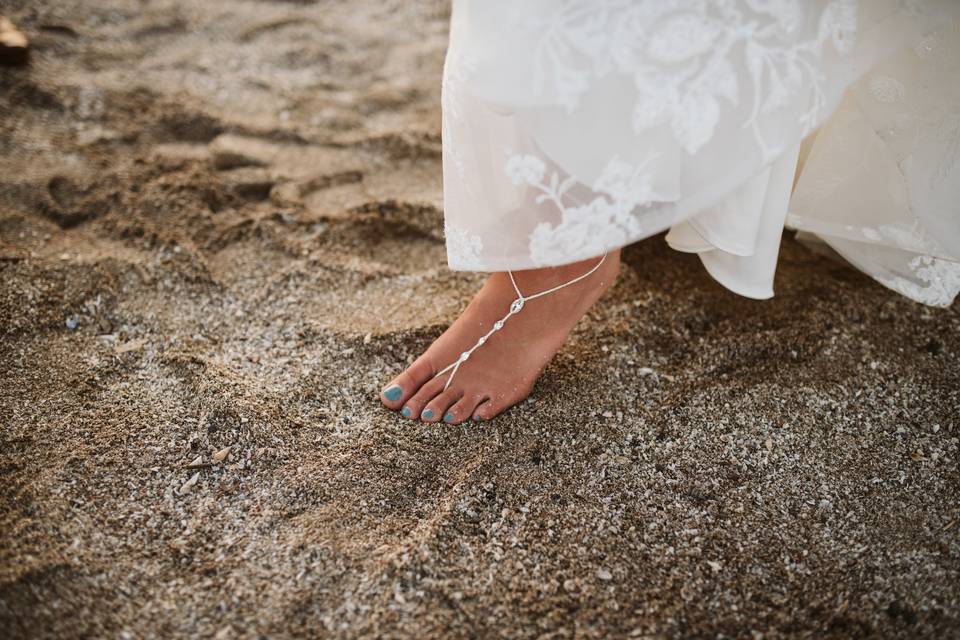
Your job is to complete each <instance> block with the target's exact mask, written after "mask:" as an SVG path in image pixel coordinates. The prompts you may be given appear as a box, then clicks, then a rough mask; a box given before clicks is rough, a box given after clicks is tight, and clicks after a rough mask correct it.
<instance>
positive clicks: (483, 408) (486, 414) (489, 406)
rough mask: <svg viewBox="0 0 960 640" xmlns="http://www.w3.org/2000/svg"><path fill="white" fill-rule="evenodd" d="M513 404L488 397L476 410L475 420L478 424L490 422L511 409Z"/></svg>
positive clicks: (474, 412) (474, 413)
mask: <svg viewBox="0 0 960 640" xmlns="http://www.w3.org/2000/svg"><path fill="white" fill-rule="evenodd" d="M512 404H513V403H510V402H504V401H503V399H501V398H497V397H492V398H491V397H488V398H487V399H486V400H485V401H483V402H481V403H480V404H479V405H478V406H477V408H476V409H474V411H473V419H474V420H475V421H477V422H481V421H484V420H490V419H492V418H495V417H497V416H498V415H500V414H501V413H503V412H504V411H506V410H507V409H509V408H510V407H511V406H512Z"/></svg>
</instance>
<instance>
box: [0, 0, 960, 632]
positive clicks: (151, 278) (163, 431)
mask: <svg viewBox="0 0 960 640" xmlns="http://www.w3.org/2000/svg"><path fill="white" fill-rule="evenodd" d="M25 5H27V6H25ZM93 5H95V6H93ZM0 14H3V15H7V16H8V17H10V18H11V19H12V20H13V21H14V22H15V23H16V24H17V25H18V27H19V28H21V29H22V30H23V31H24V32H25V33H26V34H27V35H28V37H29V38H30V39H31V43H32V48H33V49H32V52H31V58H32V59H31V63H30V65H29V66H28V67H25V68H11V69H2V70H0V150H2V153H0V341H2V342H0V345H2V346H0V422H2V431H0V636H3V637H5V638H22V637H62V638H80V637H119V638H141V637H143V638H149V637H155V638H168V637H215V638H219V639H225V638H243V637H291V636H303V635H315V636H321V637H335V638H373V637H395V638H399V637H417V638H425V637H449V638H473V637H517V638H534V637H542V638H564V637H578V638H603V637H624V636H630V637H639V638H660V637H690V636H696V637H706V636H711V637H747V638H749V637H755V638H759V637H761V636H762V637H764V638H777V637H838V638H839V637H851V636H854V637H865V636H886V637H901V638H917V637H929V638H941V637H947V636H951V635H952V636H960V525H958V519H960V501H958V497H960V473H958V465H957V459H958V455H960V452H958V436H960V417H958V416H960V308H958V306H957V305H954V307H953V308H951V309H946V310H944V309H933V308H927V307H923V306H921V305H917V304H914V303H912V302H910V301H909V300H907V299H905V298H903V297H901V296H899V295H897V294H896V293H893V292H891V291H889V290H887V289H884V288H883V287H881V286H879V285H877V284H876V283H874V282H873V281H871V280H869V279H868V278H866V277H864V276H862V275H860V274H859V273H857V272H856V271H854V270H853V269H851V268H849V267H847V266H845V265H842V264H839V263H837V262H834V261H831V260H829V259H826V258H824V257H822V256H819V255H815V254H813V253H811V252H809V251H808V250H807V249H806V248H804V247H803V246H801V245H800V244H798V243H797V242H796V241H794V240H793V239H791V238H790V237H787V238H786V239H785V240H784V245H783V250H782V255H781V261H780V267H779V272H778V275H777V281H776V291H777V295H776V297H775V298H774V299H773V300H771V301H765V302H756V301H751V300H747V299H744V298H739V297H737V296H735V295H733V294H731V293H729V292H727V291H725V290H723V289H722V288H721V287H720V286H719V285H717V284H715V283H714V282H713V281H712V280H711V279H710V278H709V276H708V275H706V273H705V272H704V271H703V269H702V267H701V266H700V265H699V263H698V261H697V259H696V258H695V257H691V256H688V255H681V254H678V253H675V252H672V251H671V250H669V249H668V248H666V246H665V244H664V242H663V239H662V238H660V237H655V238H651V239H648V240H647V241H644V242H642V243H639V244H638V245H636V246H633V247H631V248H629V249H628V250H626V251H625V254H624V265H623V267H622V271H621V277H620V279H619V281H618V283H617V284H616V285H615V287H614V288H613V289H612V290H611V292H610V293H609V294H608V295H607V296H605V297H604V298H603V299H602V300H601V302H600V303H599V304H598V305H597V306H596V307H595V308H594V309H593V310H591V312H590V313H589V314H588V316H587V317H586V318H584V320H583V321H582V322H581V323H580V325H578V327H577V329H576V330H575V332H574V335H573V336H572V338H571V340H570V342H569V344H567V345H566V347H565V348H564V349H563V350H562V351H561V352H560V354H559V355H558V357H557V358H556V360H555V361H554V362H553V363H552V364H551V366H550V367H549V368H548V370H547V371H546V373H545V375H544V376H543V378H542V379H541V381H540V382H539V383H538V385H537V387H536V389H535V391H534V394H533V396H532V398H531V399H530V400H528V401H526V402H524V403H523V404H522V405H520V406H518V407H516V408H515V409H513V410H511V411H510V412H509V413H507V414H505V415H503V416H502V417H499V418H497V419H496V420H493V421H491V422H489V423H486V424H483V425H481V426H475V425H467V426H463V427H449V426H444V425H433V426H426V425H421V424H414V423H411V422H408V421H405V420H402V419H400V418H399V417H398V416H396V415H395V414H393V413H390V412H388V411H385V410H384V409H383V408H381V406H380V404H379V402H378V400H377V397H376V394H377V391H378V390H379V389H380V387H381V385H382V384H383V383H384V382H385V381H387V380H388V379H389V377H390V376H392V375H393V374H395V373H396V372H398V371H400V370H401V369H402V368H403V366H404V365H405V364H406V363H408V362H410V361H412V359H413V358H414V357H416V356H417V355H418V354H419V353H420V352H421V351H422V350H423V349H424V348H425V347H426V346H427V345H428V344H429V343H430V341H431V340H432V339H433V338H434V337H436V336H437V335H438V334H439V332H440V331H441V330H442V328H443V327H444V326H446V324H448V323H449V322H450V321H451V320H452V319H453V318H455V317H456V314H457V312H458V310H459V309H461V308H462V307H463V305H464V304H465V303H466V301H467V300H468V299H469V297H470V295H471V292H472V291H474V290H475V289H476V287H477V285H478V283H479V282H480V281H481V278H482V276H480V275H478V274H469V273H453V272H450V271H448V270H447V268H446V266H445V254H444V248H443V240H442V213H441V202H442V200H441V187H442V184H441V170H440V144H439V142H440V135H439V131H440V126H439V90H440V87H439V76H440V70H441V66H442V62H443V52H444V48H445V46H446V29H447V24H446V23H447V19H448V10H447V8H446V4H445V3H444V2H440V1H436V2H428V1H424V2H403V1H401V0H390V1H382V0H381V1H374V0H351V1H350V2H345V1H344V2H334V1H328V2H317V3H313V2H307V1H305V0H304V1H292V0H291V1H287V2H281V1H273V2H270V1H266V0H259V1H243V2H241V1H232V2H213V1H210V2H207V1H204V2H196V1H194V2H187V1H186V0H149V1H135V0H103V1H100V2H96V3H90V2H83V1H82V0H56V1H54V0H37V1H34V2H31V3H22V2H16V1H13V2H11V1H10V0H0ZM225 447H230V450H229V452H228V453H227V454H226V457H225V459H223V460H220V461H217V460H214V459H213V454H214V453H215V452H221V455H223V454H222V452H223V449H224V448H225Z"/></svg>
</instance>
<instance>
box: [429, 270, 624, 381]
mask: <svg viewBox="0 0 960 640" xmlns="http://www.w3.org/2000/svg"><path fill="white" fill-rule="evenodd" d="M606 259H607V254H603V257H602V258H600V262H598V263H597V264H595V265H594V266H593V268H592V269H590V270H589V271H587V272H586V273H584V274H583V275H579V276H577V277H576V278H574V279H573V280H569V281H567V282H564V283H563V284H558V285H557V286H555V287H551V288H549V289H546V290H545V291H541V292H539V293H534V294H533V295H529V296H525V295H523V294H522V293H520V287H518V286H517V281H516V280H514V278H513V271H507V274H509V275H510V283H511V284H512V285H513V290H514V291H515V292H516V293H517V299H516V300H514V301H513V302H511V303H510V310H509V311H508V312H507V315H505V316H503V317H502V318H500V319H499V320H497V321H496V322H494V323H493V328H492V329H490V331H487V332H486V333H485V334H484V335H483V336H481V337H480V339H479V340H477V343H476V344H475V345H473V346H472V347H470V348H469V349H467V350H466V351H464V352H463V353H461V354H460V357H459V358H458V359H457V360H455V361H454V362H451V363H450V364H448V365H447V366H446V367H444V368H443V369H441V370H440V371H438V372H437V374H436V375H435V376H433V377H434V378H439V377H440V376H442V375H443V374H445V373H446V372H448V371H449V372H450V377H449V378H447V382H446V384H444V385H443V390H444V391H446V390H447V387H449V386H450V383H451V382H453V377H454V376H455V375H457V371H459V370H460V365H462V364H463V363H464V362H466V361H467V360H469V359H470V356H471V355H472V354H473V352H474V351H476V350H477V349H479V348H480V347H481V346H483V344H484V343H485V342H486V341H487V339H488V338H489V337H490V336H492V335H493V334H494V333H496V332H497V331H499V330H500V329H502V328H503V325H504V323H506V321H507V320H508V319H509V318H510V316H512V315H515V314H517V313H520V311H521V310H522V309H523V305H524V304H526V303H527V302H528V301H530V300H534V299H536V298H540V297H543V296H545V295H547V294H550V293H554V292H556V291H559V290H560V289H563V288H564V287H569V286H570V285H572V284H576V283H578V282H580V281H581V280H583V279H585V278H589V277H590V276H591V275H593V273H594V272H595V271H596V270H597V269H599V268H600V265H602V264H603V261H604V260H606Z"/></svg>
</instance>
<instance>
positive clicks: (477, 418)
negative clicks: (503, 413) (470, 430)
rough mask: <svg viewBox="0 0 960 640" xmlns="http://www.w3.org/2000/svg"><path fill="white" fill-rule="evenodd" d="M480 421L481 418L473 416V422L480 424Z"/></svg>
mask: <svg viewBox="0 0 960 640" xmlns="http://www.w3.org/2000/svg"><path fill="white" fill-rule="evenodd" d="M481 420H483V418H481V417H480V416H473V421H474V422H480V421H481Z"/></svg>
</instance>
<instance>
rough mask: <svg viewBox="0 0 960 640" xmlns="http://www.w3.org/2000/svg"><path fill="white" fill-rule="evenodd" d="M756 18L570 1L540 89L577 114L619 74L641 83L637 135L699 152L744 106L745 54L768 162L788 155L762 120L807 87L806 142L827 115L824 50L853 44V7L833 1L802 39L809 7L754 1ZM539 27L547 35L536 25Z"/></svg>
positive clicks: (729, 9) (542, 46)
mask: <svg viewBox="0 0 960 640" xmlns="http://www.w3.org/2000/svg"><path fill="white" fill-rule="evenodd" d="M746 5H747V7H748V8H749V11H741V10H739V9H738V7H737V6H736V5H734V4H732V3H729V2H723V3H720V2H708V1H707V0H674V1H672V2H664V1H663V0H643V1H640V2H636V3H633V4H631V5H627V6H625V3H624V2H622V1H620V0H607V1H606V2H598V1H597V0H578V1H573V2H568V3H566V4H565V5H564V7H563V9H562V10H561V11H559V12H558V14H557V15H556V16H554V17H553V18H552V19H551V20H550V23H549V27H548V28H546V29H543V30H542V32H541V33H542V37H541V39H540V40H539V42H538V45H537V49H536V67H535V68H536V75H535V78H534V87H535V88H536V89H537V90H538V91H544V92H550V93H553V94H554V95H556V96H557V99H558V102H559V103H560V104H561V105H563V106H565V107H566V108H567V109H568V110H569V111H573V110H575V109H576V108H577V105H578V103H579V100H580V97H581V95H583V94H584V93H585V92H586V91H588V90H589V88H590V87H591V85H592V81H593V80H594V79H595V78H601V77H603V76H605V75H606V74H608V73H610V72H611V71H614V70H616V71H618V72H619V73H622V74H625V75H627V76H629V77H631V78H633V81H634V84H635V86H636V90H637V100H636V103H635V105H634V110H633V118H632V121H633V128H634V131H635V132H637V133H641V132H643V131H646V130H648V129H650V128H652V127H656V126H660V125H667V126H669V128H670V130H671V132H672V134H673V136H674V138H675V139H676V140H677V142H678V143H679V144H680V145H681V146H682V147H683V149H684V150H685V151H686V152H687V153H689V154H691V155H693V154H695V153H697V151H698V150H700V149H701V148H702V147H703V146H704V145H705V144H707V143H708V142H709V141H710V140H711V139H712V138H713V135H714V132H715V130H716V127H717V124H718V122H719V121H720V117H721V106H720V105H721V101H726V102H728V103H729V104H730V105H733V106H736V105H738V104H739V102H740V99H741V96H742V94H745V93H747V92H746V88H744V87H741V86H739V83H738V80H737V74H736V72H735V65H737V64H739V63H740V60H739V59H738V58H737V56H738V55H739V56H742V57H743V61H744V62H745V63H746V67H747V69H748V71H749V77H750V80H751V82H752V84H753V87H752V91H750V92H749V94H748V95H749V96H750V99H751V100H752V103H753V104H752V108H751V112H750V116H749V119H748V121H747V122H746V123H745V126H747V127H750V128H751V129H752V131H753V133H754V136H755V138H756V141H757V143H758V145H759V146H760V148H761V150H762V152H763V156H764V158H765V159H772V158H774V157H776V156H777V155H778V154H779V153H780V152H781V149H780V147H779V146H778V145H775V144H771V143H769V142H768V141H767V140H765V138H764V136H763V134H762V132H761V130H760V127H759V124H758V118H759V116H761V115H766V114H769V113H771V112H772V111H775V110H776V109H778V108H779V107H782V106H784V105H787V104H790V103H795V102H796V101H797V100H798V99H801V96H802V94H803V92H804V89H805V88H806V87H808V86H809V98H808V101H809V104H808V107H807V109H806V110H805V112H804V113H803V114H802V115H801V116H800V124H801V125H802V127H803V132H804V135H806V133H809V132H810V131H812V130H813V128H814V127H815V126H816V125H817V123H818V122H819V119H820V118H821V116H822V115H823V109H824V107H825V104H826V99H825V97H824V92H823V87H822V85H823V82H824V78H823V74H822V73H821V72H820V71H818V68H819V65H818V62H819V59H820V57H821V55H822V51H823V47H824V45H825V44H826V43H827V42H828V41H829V42H830V43H831V44H832V45H833V47H834V49H836V50H837V51H838V52H840V53H846V52H849V51H850V50H851V49H852V48H853V45H854V36H855V34H856V29H857V19H856V16H857V13H856V2H855V0H834V1H833V2H830V3H829V4H828V5H827V6H826V7H825V8H824V10H823V12H822V13H821V15H820V20H819V25H818V29H817V31H816V34H815V35H814V36H813V37H812V38H811V39H809V40H805V41H799V42H798V41H796V40H795V38H794V37H792V36H791V33H793V32H795V31H796V29H798V28H799V27H800V25H801V24H802V22H803V20H804V17H805V16H804V13H805V10H806V9H805V7H804V3H802V2H801V0H748V1H747V2H746ZM536 28H540V27H539V26H537V27H536Z"/></svg>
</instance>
